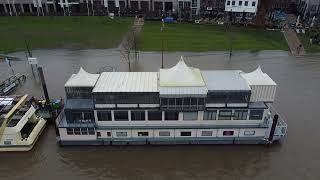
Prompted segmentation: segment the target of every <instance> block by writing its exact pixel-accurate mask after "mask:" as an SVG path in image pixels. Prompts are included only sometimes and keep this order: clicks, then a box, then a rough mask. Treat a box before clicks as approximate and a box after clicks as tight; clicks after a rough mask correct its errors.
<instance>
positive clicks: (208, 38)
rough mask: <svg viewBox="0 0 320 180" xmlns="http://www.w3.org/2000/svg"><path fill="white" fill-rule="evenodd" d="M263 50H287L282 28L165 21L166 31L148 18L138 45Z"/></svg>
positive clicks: (168, 48) (167, 48)
mask: <svg viewBox="0 0 320 180" xmlns="http://www.w3.org/2000/svg"><path fill="white" fill-rule="evenodd" d="M162 38H163V39H164V50H165V51H195V52H201V51H228V50H229V49H230V47H231V46H232V49H233V50H240V51H253V52H255V51H261V50H288V46H287V43H286V41H285V38H284V37H283V35H282V33H281V32H280V31H267V30H265V29H263V28H251V27H234V26H233V27H232V28H231V33H230V32H229V31H226V27H225V26H224V25H200V24H187V23H182V24H166V25H165V29H164V31H163V34H162V33H161V22H148V21H147V22H145V24H144V27H143V29H142V33H141V35H140V41H139V48H140V49H141V50H144V51H161V48H162V43H161V40H162Z"/></svg>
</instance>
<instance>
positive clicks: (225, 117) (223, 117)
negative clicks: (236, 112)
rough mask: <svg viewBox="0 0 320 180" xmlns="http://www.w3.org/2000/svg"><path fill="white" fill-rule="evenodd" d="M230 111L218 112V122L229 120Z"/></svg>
mask: <svg viewBox="0 0 320 180" xmlns="http://www.w3.org/2000/svg"><path fill="white" fill-rule="evenodd" d="M231 117H232V110H220V111H219V120H231Z"/></svg>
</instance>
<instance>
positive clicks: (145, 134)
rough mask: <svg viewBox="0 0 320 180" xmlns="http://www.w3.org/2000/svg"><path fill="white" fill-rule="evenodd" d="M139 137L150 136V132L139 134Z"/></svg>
mask: <svg viewBox="0 0 320 180" xmlns="http://www.w3.org/2000/svg"><path fill="white" fill-rule="evenodd" d="M138 136H149V132H138Z"/></svg>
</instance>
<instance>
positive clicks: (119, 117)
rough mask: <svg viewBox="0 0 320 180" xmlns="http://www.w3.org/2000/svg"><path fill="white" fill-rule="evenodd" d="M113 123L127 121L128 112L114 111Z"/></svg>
mask: <svg viewBox="0 0 320 180" xmlns="http://www.w3.org/2000/svg"><path fill="white" fill-rule="evenodd" d="M114 120H115V121H128V120H129V119H128V111H114Z"/></svg>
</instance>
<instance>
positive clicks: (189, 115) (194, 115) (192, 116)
mask: <svg viewBox="0 0 320 180" xmlns="http://www.w3.org/2000/svg"><path fill="white" fill-rule="evenodd" d="M197 119H198V112H183V120H186V121H192V120H197Z"/></svg>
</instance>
